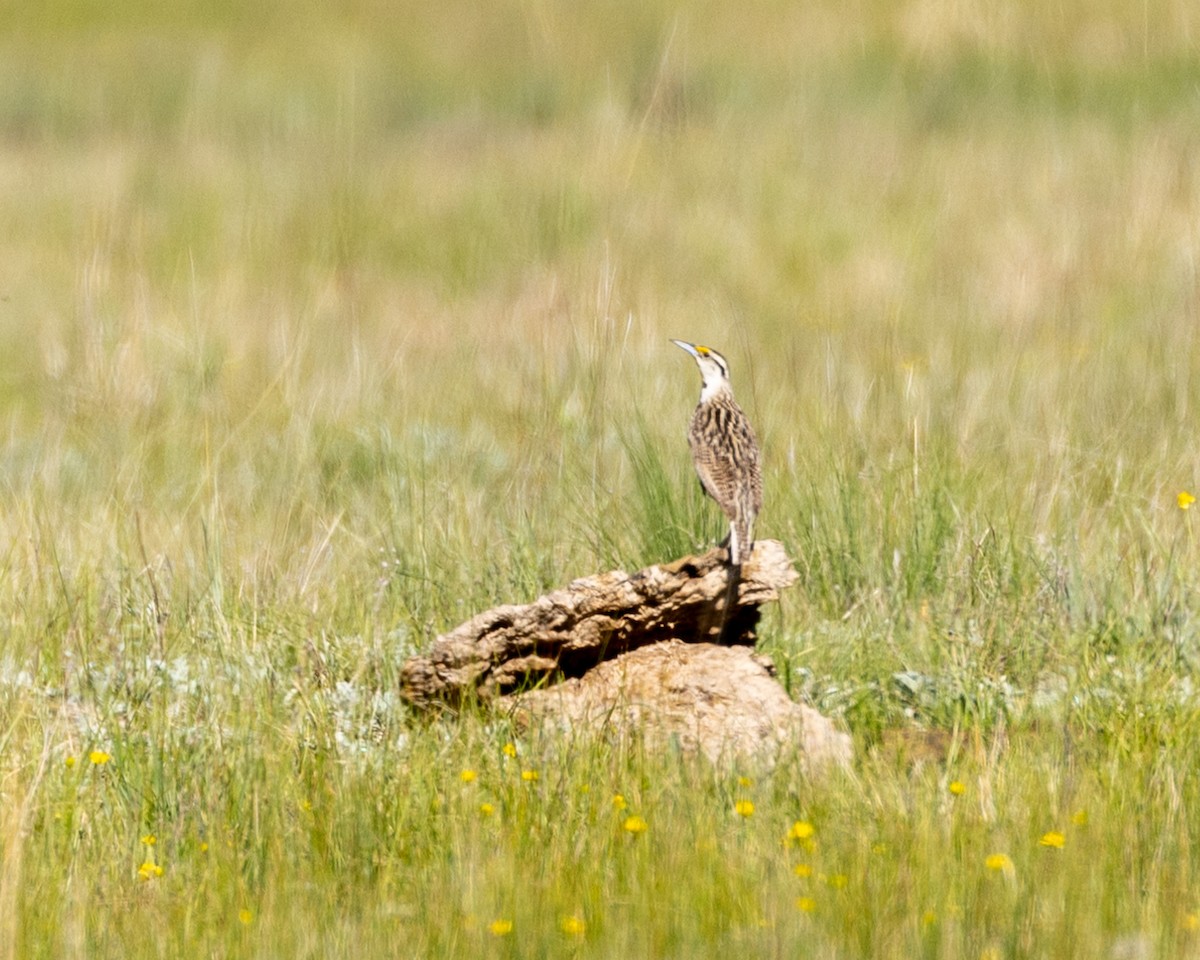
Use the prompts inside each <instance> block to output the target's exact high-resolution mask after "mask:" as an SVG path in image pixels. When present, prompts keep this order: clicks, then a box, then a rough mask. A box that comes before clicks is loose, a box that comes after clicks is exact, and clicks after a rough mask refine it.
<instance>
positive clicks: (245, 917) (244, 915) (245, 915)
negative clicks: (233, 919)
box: [238, 907, 254, 926]
mask: <svg viewBox="0 0 1200 960" xmlns="http://www.w3.org/2000/svg"><path fill="white" fill-rule="evenodd" d="M253 919H254V914H252V913H251V912H250V911H249V910H247V909H246V908H245V907H242V909H241V910H239V911H238V920H239V921H241V923H242V925H243V926H249V925H250V921H251V920H253Z"/></svg>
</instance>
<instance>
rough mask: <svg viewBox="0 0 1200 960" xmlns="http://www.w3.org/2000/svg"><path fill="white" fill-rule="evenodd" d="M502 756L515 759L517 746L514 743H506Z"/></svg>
mask: <svg viewBox="0 0 1200 960" xmlns="http://www.w3.org/2000/svg"><path fill="white" fill-rule="evenodd" d="M504 755H505V756H506V757H515V756H516V755H517V745H516V744H515V743H506V744H505V745H504Z"/></svg>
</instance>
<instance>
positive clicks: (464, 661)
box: [400, 540, 797, 708]
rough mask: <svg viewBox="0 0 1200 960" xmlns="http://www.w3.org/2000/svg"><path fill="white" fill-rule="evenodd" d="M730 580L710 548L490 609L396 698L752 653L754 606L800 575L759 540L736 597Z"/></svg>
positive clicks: (438, 696) (516, 686)
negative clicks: (675, 650) (679, 650)
mask: <svg viewBox="0 0 1200 960" xmlns="http://www.w3.org/2000/svg"><path fill="white" fill-rule="evenodd" d="M729 573H730V570H729V566H728V564H727V562H726V552H725V551H724V550H722V549H714V550H710V551H708V552H707V553H705V554H701V555H700V556H695V557H684V558H683V559H681V560H676V561H675V562H673V563H668V564H656V565H655V566H651V567H647V568H646V569H644V570H640V571H638V572H637V573H634V574H632V575H631V574H628V573H626V572H625V571H623V570H613V571H611V572H609V573H603V574H599V575H597V576H592V577H584V578H582V579H579V580H575V581H574V582H572V583H571V584H569V585H568V586H566V587H563V588H562V589H560V590H555V591H553V592H551V593H548V594H546V595H545V596H543V597H540V598H539V599H537V600H535V601H533V602H532V603H527V604H520V605H517V604H509V605H505V606H500V607H494V608H492V609H491V610H488V611H486V612H484V613H481V614H479V615H478V616H475V617H472V618H471V619H470V620H468V621H467V622H466V623H463V624H461V625H460V626H458V627H456V628H455V629H454V630H452V631H450V632H449V633H447V634H443V635H442V636H440V637H438V638H437V639H436V640H435V641H434V642H433V645H432V647H431V649H430V651H429V652H428V653H427V654H425V655H424V656H418V657H413V658H411V659H409V660H408V661H407V662H406V663H405V664H404V666H403V667H402V668H401V671H400V692H401V696H403V697H404V698H405V699H406V700H407V701H408V702H409V703H411V704H413V705H414V706H416V707H419V708H429V707H434V706H437V705H439V704H451V705H453V704H457V703H460V702H462V701H464V700H471V699H479V700H482V701H486V700H490V699H492V698H494V697H497V696H501V695H503V694H507V693H513V692H517V691H520V690H524V689H528V688H530V687H532V686H535V685H536V684H538V683H540V682H552V681H554V680H557V679H560V678H570V677H580V676H582V675H583V674H585V673H586V672H587V671H589V670H590V669H592V668H593V667H595V666H596V665H597V664H599V663H602V662H604V661H605V660H609V659H612V658H613V657H618V656H620V655H622V654H624V653H627V652H629V651H631V650H635V649H637V648H638V647H643V646H647V645H650V644H654V643H658V642H660V641H662V640H670V639H675V640H683V641H689V642H708V641H712V640H716V639H719V640H720V641H721V642H723V643H734V644H747V645H753V644H754V641H755V629H756V627H757V624H758V618H759V607H760V606H761V605H762V604H764V603H767V602H769V601H772V600H777V599H778V598H779V591H781V590H783V589H785V588H786V587H788V586H790V585H791V584H792V583H793V582H794V581H795V580H796V576H797V574H796V570H795V568H794V567H793V566H792V561H791V559H790V558H789V557H788V555H787V552H786V551H785V550H784V549H783V545H782V544H781V543H779V542H778V541H777V540H759V541H757V542H756V543H755V544H754V549H753V551H752V552H751V555H750V556H749V557H747V558H746V561H745V562H744V563H743V564H742V569H741V577H740V579H739V580H738V581H737V583H736V590H731V589H730V583H729ZM727 606H728V607H729V609H728V610H727V609H726V607H727Z"/></svg>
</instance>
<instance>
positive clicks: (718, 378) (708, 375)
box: [671, 340, 731, 403]
mask: <svg viewBox="0 0 1200 960" xmlns="http://www.w3.org/2000/svg"><path fill="white" fill-rule="evenodd" d="M671 342H672V343H673V344H675V346H677V347H679V348H680V349H681V350H686V351H687V352H688V353H690V354H691V355H692V356H693V357H694V358H695V360H696V365H697V366H698V367H699V368H700V377H701V378H702V380H703V381H704V386H703V388H702V389H701V390H700V401H701V402H702V403H703V402H704V401H705V400H707V399H708V398H709V397H711V396H713V395H714V394H716V393H718V392H720V391H721V390H729V389H731V387H730V385H729V364H728V363H727V362H726V361H725V358H724V357H723V356H721V355H720V354H719V353H717V351H716V350H714V349H713V348H712V347H705V346H701V345H700V344H698V343H688V342H687V341H686V340H672V341H671Z"/></svg>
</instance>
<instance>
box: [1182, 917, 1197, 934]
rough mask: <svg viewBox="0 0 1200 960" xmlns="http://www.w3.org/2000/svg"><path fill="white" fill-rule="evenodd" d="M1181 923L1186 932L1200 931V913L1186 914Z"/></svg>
mask: <svg viewBox="0 0 1200 960" xmlns="http://www.w3.org/2000/svg"><path fill="white" fill-rule="evenodd" d="M1179 923H1180V926H1182V927H1183V929H1184V930H1187V931H1190V932H1192V933H1194V932H1195V931H1197V930H1200V913H1194V912H1193V913H1185V914H1184V915H1183V919H1182V920H1180V921H1179Z"/></svg>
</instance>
